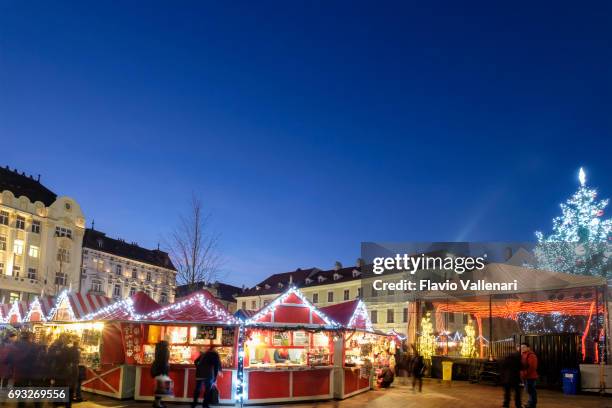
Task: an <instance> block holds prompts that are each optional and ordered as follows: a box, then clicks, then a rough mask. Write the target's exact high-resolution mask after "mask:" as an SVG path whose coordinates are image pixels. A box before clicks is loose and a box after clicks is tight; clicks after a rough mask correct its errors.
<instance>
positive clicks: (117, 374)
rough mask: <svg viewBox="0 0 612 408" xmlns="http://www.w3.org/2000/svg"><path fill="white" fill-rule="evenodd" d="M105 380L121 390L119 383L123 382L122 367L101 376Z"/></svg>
mask: <svg viewBox="0 0 612 408" xmlns="http://www.w3.org/2000/svg"><path fill="white" fill-rule="evenodd" d="M100 378H102V379H103V380H104V381H106V382H107V383H108V385H110V386H111V387H113V388H114V389H115V390H117V391H119V384H120V383H121V368H119V369H118V370H115V371H113V372H110V373H108V374H103V375H101V376H100Z"/></svg>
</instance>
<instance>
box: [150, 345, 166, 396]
mask: <svg viewBox="0 0 612 408" xmlns="http://www.w3.org/2000/svg"><path fill="white" fill-rule="evenodd" d="M169 361H170V350H169V348H168V342H167V341H165V340H161V341H159V342H158V343H157V344H156V345H155V357H154V359H153V364H151V376H152V377H153V378H155V377H158V376H160V375H168V373H169V372H170V363H169ZM153 407H154V408H165V405H164V403H163V402H162V396H161V395H160V394H156V395H155V401H154V402H153Z"/></svg>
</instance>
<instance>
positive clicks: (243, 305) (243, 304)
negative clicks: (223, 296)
mask: <svg viewBox="0 0 612 408" xmlns="http://www.w3.org/2000/svg"><path fill="white" fill-rule="evenodd" d="M242 310H246V302H242Z"/></svg>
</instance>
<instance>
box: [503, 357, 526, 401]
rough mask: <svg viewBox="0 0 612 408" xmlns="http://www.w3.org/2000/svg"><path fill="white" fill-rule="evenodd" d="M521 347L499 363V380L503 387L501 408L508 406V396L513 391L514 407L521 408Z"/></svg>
mask: <svg viewBox="0 0 612 408" xmlns="http://www.w3.org/2000/svg"><path fill="white" fill-rule="evenodd" d="M520 350H521V347H520V346H517V347H516V351H515V352H513V353H511V354H510V355H508V356H507V357H506V358H504V359H503V360H502V361H501V363H500V366H499V368H500V372H499V373H500V380H501V383H502V385H503V386H504V404H503V407H506V408H508V407H509V406H510V396H511V395H510V394H511V392H512V391H514V406H515V407H516V408H521V351H520Z"/></svg>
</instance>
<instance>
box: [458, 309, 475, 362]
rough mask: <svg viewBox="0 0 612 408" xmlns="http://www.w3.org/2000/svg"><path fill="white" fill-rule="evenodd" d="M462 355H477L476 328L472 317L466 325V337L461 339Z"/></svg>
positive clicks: (467, 356) (472, 356) (468, 356)
mask: <svg viewBox="0 0 612 408" xmlns="http://www.w3.org/2000/svg"><path fill="white" fill-rule="evenodd" d="M461 356H462V357H466V358H474V357H476V329H474V324H473V323H472V319H470V320H468V323H467V324H466V325H465V337H464V338H463V339H462V340H461Z"/></svg>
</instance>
